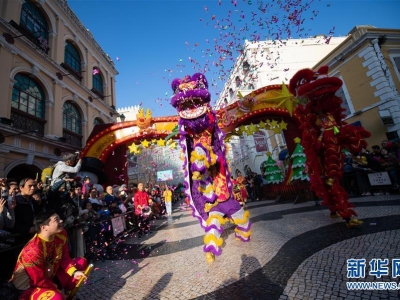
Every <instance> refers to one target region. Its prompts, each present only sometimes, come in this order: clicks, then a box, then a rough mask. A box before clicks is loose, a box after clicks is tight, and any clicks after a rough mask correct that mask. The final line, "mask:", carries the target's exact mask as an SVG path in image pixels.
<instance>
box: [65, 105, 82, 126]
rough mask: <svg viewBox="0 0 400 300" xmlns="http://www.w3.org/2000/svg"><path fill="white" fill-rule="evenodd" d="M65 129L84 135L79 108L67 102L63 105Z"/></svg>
mask: <svg viewBox="0 0 400 300" xmlns="http://www.w3.org/2000/svg"><path fill="white" fill-rule="evenodd" d="M63 128H64V129H67V130H69V131H71V132H74V133H77V134H82V116H81V113H80V112H79V110H78V108H77V107H76V106H75V105H74V104H72V103H71V102H69V101H67V102H65V103H64V105H63Z"/></svg>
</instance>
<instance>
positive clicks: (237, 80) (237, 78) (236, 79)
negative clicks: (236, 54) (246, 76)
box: [235, 76, 242, 88]
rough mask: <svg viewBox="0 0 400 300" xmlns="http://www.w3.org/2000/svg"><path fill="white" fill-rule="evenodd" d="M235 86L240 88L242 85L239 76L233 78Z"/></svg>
mask: <svg viewBox="0 0 400 300" xmlns="http://www.w3.org/2000/svg"><path fill="white" fill-rule="evenodd" d="M235 84H236V87H237V88H240V86H241V85H242V80H241V79H240V77H239V76H236V78H235Z"/></svg>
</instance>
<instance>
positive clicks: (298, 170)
mask: <svg viewBox="0 0 400 300" xmlns="http://www.w3.org/2000/svg"><path fill="white" fill-rule="evenodd" d="M294 141H295V143H296V144H297V145H296V148H295V149H294V151H293V153H292V155H291V156H290V159H292V160H293V162H292V172H293V173H292V178H291V180H290V181H293V180H298V179H300V180H307V181H310V177H308V174H307V173H306V172H304V170H305V167H306V159H307V158H306V155H305V154H304V148H303V146H302V145H301V144H300V139H299V138H295V139H294Z"/></svg>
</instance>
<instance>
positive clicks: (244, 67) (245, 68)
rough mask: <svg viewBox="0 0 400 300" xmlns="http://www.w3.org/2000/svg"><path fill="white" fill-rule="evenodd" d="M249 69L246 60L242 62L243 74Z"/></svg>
mask: <svg viewBox="0 0 400 300" xmlns="http://www.w3.org/2000/svg"><path fill="white" fill-rule="evenodd" d="M249 70H250V64H249V63H248V62H247V61H245V62H244V63H243V74H244V75H246V74H247V73H249Z"/></svg>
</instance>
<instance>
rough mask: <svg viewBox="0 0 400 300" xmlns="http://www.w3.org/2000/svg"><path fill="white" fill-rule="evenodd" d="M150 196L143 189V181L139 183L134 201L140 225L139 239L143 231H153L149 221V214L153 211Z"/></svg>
mask: <svg viewBox="0 0 400 300" xmlns="http://www.w3.org/2000/svg"><path fill="white" fill-rule="evenodd" d="M150 201H151V200H150V197H149V195H148V194H147V192H146V191H144V189H143V183H141V182H139V183H138V191H137V192H136V194H135V196H134V198H133V202H134V205H135V215H136V216H137V218H138V227H139V233H138V237H139V239H141V238H142V235H143V233H145V234H147V233H151V232H149V231H150V223H149V214H150V212H151V210H150V207H149V204H150Z"/></svg>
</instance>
